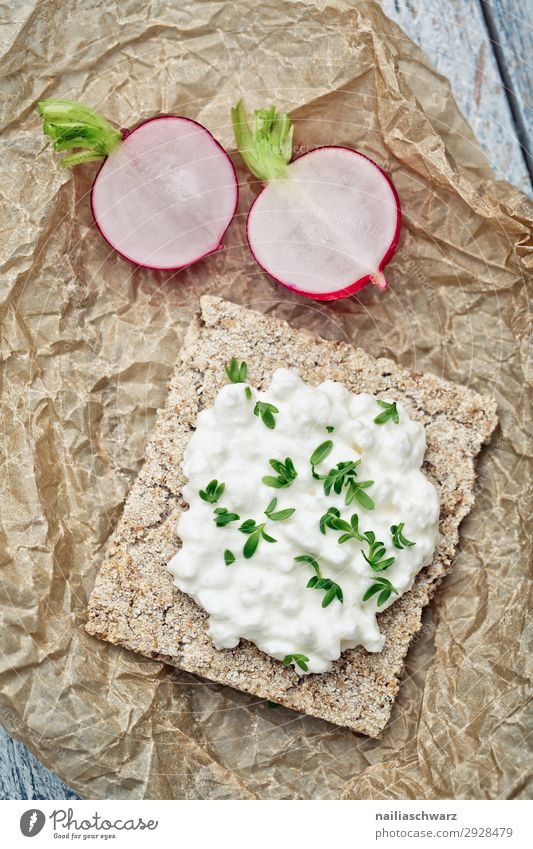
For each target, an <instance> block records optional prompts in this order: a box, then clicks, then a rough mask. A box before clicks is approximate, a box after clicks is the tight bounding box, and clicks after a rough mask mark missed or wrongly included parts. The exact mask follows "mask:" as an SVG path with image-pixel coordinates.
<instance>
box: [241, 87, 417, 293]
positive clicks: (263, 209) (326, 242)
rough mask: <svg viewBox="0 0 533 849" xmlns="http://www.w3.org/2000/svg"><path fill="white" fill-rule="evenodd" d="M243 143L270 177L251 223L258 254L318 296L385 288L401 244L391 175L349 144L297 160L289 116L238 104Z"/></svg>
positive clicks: (277, 275)
mask: <svg viewBox="0 0 533 849" xmlns="http://www.w3.org/2000/svg"><path fill="white" fill-rule="evenodd" d="M232 120H233V128H234V132H235V138H236V141H237V147H238V149H239V152H240V154H241V156H242V158H243V159H244V161H245V162H246V164H247V166H248V168H249V169H250V171H251V172H252V173H253V174H254V175H255V176H256V177H258V178H259V179H260V180H262V181H263V182H266V185H265V186H264V188H263V190H262V191H261V193H260V194H259V195H258V197H257V198H256V199H255V201H254V203H253V204H252V207H251V209H250V212H249V213H248V220H247V225H246V230H247V237H248V242H249V245H250V249H251V251H252V254H253V255H254V258H255V259H256V261H257V262H258V264H259V265H260V266H261V268H263V269H264V270H265V271H266V272H268V274H270V276H271V277H273V278H274V279H275V280H277V281H278V282H279V283H282V284H283V286H286V287H287V288H289V289H293V290H294V291H296V292H299V293H300V294H301V295H306V296H307V297H309V298H315V299H317V300H333V299H336V298H345V297H347V296H348V295H351V294H353V293H354V292H357V291H359V289H362V288H363V287H364V286H366V285H367V284H368V283H374V285H376V286H377V287H378V288H379V289H385V288H386V287H387V281H386V280H385V277H384V275H383V269H384V267H385V266H386V264H387V263H388V262H389V260H390V259H391V257H392V255H393V254H394V251H395V250H396V247H397V245H398V238H399V235H400V221H401V213H400V200H399V198H398V194H397V192H396V189H395V188H394V186H393V184H392V182H391V180H390V179H389V177H387V175H386V174H385V173H384V172H383V171H382V170H381V168H379V166H378V165H376V163H375V162H373V161H372V160H371V159H369V158H368V157H367V156H364V155H363V154H362V153H359V152H358V151H356V150H351V149H350V148H347V147H339V146H327V147H320V148H317V149H316V150H311V151H310V152H309V153H305V154H303V155H302V156H299V157H298V158H297V159H295V160H294V161H293V162H291V161H290V160H291V158H292V134H293V127H292V124H291V121H290V119H289V116H288V115H286V114H285V113H278V112H276V110H275V108H274V107H273V106H272V107H270V109H268V110H264V109H258V110H256V111H255V112H254V117H253V127H252V130H250V128H249V126H248V118H247V115H246V110H245V108H244V106H243V104H242V101H240V102H239V103H238V104H237V106H235V107H234V109H232Z"/></svg>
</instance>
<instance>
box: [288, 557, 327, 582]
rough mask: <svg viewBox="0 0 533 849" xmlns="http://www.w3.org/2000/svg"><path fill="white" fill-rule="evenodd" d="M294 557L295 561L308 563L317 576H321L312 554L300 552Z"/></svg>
mask: <svg viewBox="0 0 533 849" xmlns="http://www.w3.org/2000/svg"><path fill="white" fill-rule="evenodd" d="M294 559H295V560H296V562H297V563H309V565H310V566H312V567H313V569H314V570H315V572H316V576H317V578H322V575H321V572H320V566H319V565H318V562H317V561H316V559H315V558H314V557H313V555H312V554H300V555H299V556H298V557H295V558H294Z"/></svg>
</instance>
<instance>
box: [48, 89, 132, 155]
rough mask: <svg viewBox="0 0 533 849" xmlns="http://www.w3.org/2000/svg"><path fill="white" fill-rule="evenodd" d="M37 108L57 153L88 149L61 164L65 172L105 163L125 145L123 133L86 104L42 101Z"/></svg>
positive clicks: (73, 101) (65, 101)
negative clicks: (83, 164)
mask: <svg viewBox="0 0 533 849" xmlns="http://www.w3.org/2000/svg"><path fill="white" fill-rule="evenodd" d="M37 108H38V110H39V115H40V116H41V118H42V119H43V132H44V134H45V135H47V136H48V137H49V138H50V139H52V142H53V144H54V150H69V149H72V148H85V151H84V152H81V153H72V154H70V155H69V156H64V157H63V159H62V160H61V162H62V163H63V165H64V166H65V168H72V166H74V165H80V164H81V163H83V162H95V161H97V160H98V159H105V158H106V156H108V155H109V154H110V153H112V152H113V151H114V150H116V149H117V147H118V146H119V144H120V142H121V141H122V134H121V132H120V131H119V130H115V129H114V128H113V127H112V126H111V124H110V123H109V122H108V121H106V120H105V118H102V116H101V115H99V114H98V113H97V112H95V111H94V110H93V109H91V108H90V107H89V106H84V105H83V103H77V102H76V101H75V100H40V101H39V102H38V104H37Z"/></svg>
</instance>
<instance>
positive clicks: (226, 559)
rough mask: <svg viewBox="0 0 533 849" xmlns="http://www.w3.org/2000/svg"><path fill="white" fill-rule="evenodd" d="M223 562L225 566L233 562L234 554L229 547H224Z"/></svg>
mask: <svg viewBox="0 0 533 849" xmlns="http://www.w3.org/2000/svg"><path fill="white" fill-rule="evenodd" d="M224 563H225V564H226V566H231V564H232V563H235V555H234V553H233V551H230V550H229V548H226V550H225V552H224Z"/></svg>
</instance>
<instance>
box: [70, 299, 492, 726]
mask: <svg viewBox="0 0 533 849" xmlns="http://www.w3.org/2000/svg"><path fill="white" fill-rule="evenodd" d="M232 356H235V357H237V359H238V360H246V362H247V363H248V369H249V371H248V373H249V378H250V381H251V383H252V384H254V385H255V386H257V387H258V388H261V389H263V388H265V387H266V386H267V385H268V384H269V382H270V379H271V376H272V373H273V372H274V370H275V369H276V368H279V367H281V366H289V367H294V368H296V369H297V370H298V372H299V374H300V376H301V378H302V379H303V380H304V381H305V382H307V383H309V384H310V385H313V386H316V385H318V384H319V383H321V382H322V381H323V380H326V379H327V378H330V379H332V380H338V381H341V382H342V383H344V384H345V386H346V387H347V388H348V389H350V390H351V391H352V392H370V393H371V394H374V395H382V394H383V393H389V394H390V395H392V396H393V397H395V396H397V397H398V398H400V399H401V401H402V402H403V404H404V405H405V406H406V407H407V409H408V411H409V415H410V416H411V417H412V418H413V419H416V420H418V421H420V422H422V423H423V424H424V425H425V427H426V435H427V451H426V457H425V461H424V470H425V472H426V474H427V475H428V477H429V478H430V479H431V480H432V481H433V482H434V483H435V485H436V486H437V488H438V491H439V496H440V499H441V514H440V526H439V529H440V535H441V538H440V542H439V544H438V547H437V549H436V551H435V556H434V559H433V562H432V564H431V565H430V566H429V567H427V568H426V569H424V570H422V572H420V574H419V575H418V577H417V579H416V581H415V584H414V586H413V588H412V589H411V590H410V592H408V593H406V594H405V595H403V596H402V597H401V598H400V599H399V600H398V601H397V602H396V603H395V604H394V605H392V607H390V608H389V609H388V610H386V611H384V612H383V613H382V614H380V615H379V625H380V629H381V630H382V632H383V633H384V634H385V636H386V641H385V647H384V649H383V651H382V652H380V653H379V654H369V653H368V652H366V651H365V650H364V649H362V648H357V649H351V650H349V651H346V652H344V653H343V654H342V656H341V658H340V659H339V660H338V661H337V662H336V663H335V664H334V668H333V671H332V672H330V673H326V674H323V675H309V676H303V677H300V676H298V675H297V674H296V672H294V670H293V669H292V668H286V667H284V666H283V665H282V664H281V663H280V662H279V661H277V660H274V659H273V658H271V657H269V656H268V655H266V654H263V653H262V652H261V651H259V649H257V648H256V647H255V646H254V645H253V644H251V643H248V642H246V641H241V643H240V644H239V646H237V648H235V649H229V650H223V651H218V650H217V649H215V648H214V647H213V645H212V643H211V641H210V639H209V637H208V635H207V614H206V613H205V612H204V611H203V610H201V609H200V608H199V607H198V606H197V605H196V604H195V603H194V602H193V601H192V600H191V599H190V598H189V597H188V596H187V595H185V594H184V593H181V592H180V591H178V590H177V589H175V588H174V586H173V584H172V577H171V575H170V573H169V572H168V571H167V568H166V564H167V563H168V561H169V560H170V559H171V557H172V556H173V555H174V554H175V552H176V550H177V548H178V547H179V544H180V542H179V539H178V537H177V535H176V525H177V519H178V516H179V514H180V511H182V510H183V509H184V508H185V507H186V505H185V503H184V501H183V499H182V495H181V492H182V487H183V485H184V483H185V479H184V477H183V474H182V470H181V466H182V458H183V453H184V450H185V448H186V446H187V443H188V440H189V438H190V435H191V432H192V431H193V430H194V427H195V422H196V418H197V415H198V413H199V412H200V410H202V409H203V408H204V407H208V406H211V405H212V404H213V401H214V398H215V396H216V394H217V392H218V391H219V389H220V388H221V386H222V385H223V384H224V383H226V382H227V378H226V375H225V373H224V363H225V362H227V361H228V360H229V359H230V358H231V357H232ZM495 426H496V404H495V401H494V400H493V399H492V398H490V397H486V396H481V395H478V394H477V393H476V392H474V391H472V390H470V389H467V388H464V387H461V386H457V385H455V384H452V383H449V382H447V381H444V380H442V379H440V378H437V377H434V376H433V375H427V374H426V375H422V374H419V373H417V372H411V371H407V370H405V369H403V368H400V367H399V366H397V365H396V364H395V363H393V362H392V361H390V360H386V359H378V360H376V359H374V358H372V357H370V356H369V355H368V354H366V353H364V351H361V350H357V349H354V348H352V347H351V346H350V345H348V344H345V343H339V342H330V341H325V340H323V339H319V338H316V337H313V336H310V335H309V334H308V333H307V332H305V331H301V330H294V329H292V328H291V327H290V326H289V325H288V324H287V323H286V322H284V321H280V320H278V319H275V318H269V317H266V316H264V315H260V314H258V313H256V312H253V311H251V310H248V309H245V308H243V307H240V306H236V305H235V304H231V303H229V302H227V301H223V300H221V299H219V298H214V297H209V296H206V297H204V298H202V299H201V313H200V315H199V316H197V317H196V319H195V320H194V321H193V322H192V324H191V326H190V327H189V330H188V333H187V336H186V339H185V343H184V346H183V350H182V353H181V357H180V360H179V362H178V364H177V366H176V370H175V372H174V375H173V377H172V379H171V382H170V389H169V395H168V399H167V402H166V405H165V407H164V408H163V409H162V410H161V411H160V413H159V415H158V418H157V422H156V426H155V429H154V432H153V434H152V437H151V439H150V441H149V443H148V446H147V449H146V461H145V464H144V466H143V468H142V470H141V472H140V474H139V476H138V478H137V480H136V481H135V483H134V485H133V487H132V490H131V492H130V494H129V496H128V499H127V501H126V505H125V508H124V513H123V516H122V518H121V520H120V522H119V524H118V526H117V529H116V531H115V533H114V535H113V538H112V540H111V545H110V549H109V556H108V559H107V561H106V562H105V563H104V564H103V566H102V568H101V570H100V572H99V574H98V577H97V580H96V585H95V588H94V591H93V593H92V596H91V599H90V603H89V620H88V623H87V626H86V627H87V631H88V632H89V634H92V635H94V636H96V637H99V638H100V639H103V640H108V641H109V642H111V643H115V644H118V645H122V646H124V647H126V648H128V649H131V650H133V651H136V652H139V653H141V654H144V655H147V656H148V657H154V658H157V659H159V660H163V661H165V662H166V663H169V664H171V665H174V666H177V667H179V668H181V669H185V670H187V671H188V672H193V673H196V674H197V675H201V676H203V677H205V678H209V679H211V680H213V681H218V682H220V683H222V684H227V685H230V686H232V687H236V688H238V689H240V690H244V691H246V692H249V693H253V694H255V695H257V696H259V697H261V698H265V699H270V700H272V701H275V702H278V703H280V704H284V705H286V706H287V707H290V708H293V709H295V710H298V711H302V712H304V713H309V714H312V715H314V716H318V717H321V718H323V719H326V720H329V721H330V722H334V723H336V724H337V725H342V726H346V727H348V728H351V729H353V730H354V731H359V732H362V733H364V734H368V735H370V736H377V735H378V734H379V733H380V731H382V729H383V728H384V727H385V725H386V723H387V721H388V718H389V716H390V712H391V709H392V704H393V701H394V698H395V696H396V694H397V692H398V688H399V681H400V677H401V674H402V669H403V661H404V657H405V655H406V653H407V650H408V648H409V643H410V641H411V639H412V637H413V636H414V634H416V632H417V631H418V630H419V629H420V626H421V615H422V609H423V607H424V605H426V604H427V603H428V601H429V600H430V599H431V597H432V595H433V594H434V592H435V589H436V587H437V585H438V584H439V582H440V581H441V580H442V578H443V576H444V575H445V574H446V573H447V572H448V571H449V570H450V568H451V564H452V559H453V556H454V552H455V548H456V545H457V541H458V529H459V524H460V522H461V520H462V519H463V518H464V516H465V515H466V514H467V513H468V512H469V510H470V509H471V507H472V505H473V501H474V482H475V474H474V459H475V457H476V455H477V454H478V452H479V450H480V448H481V446H482V444H483V443H484V442H486V441H487V440H488V438H489V437H490V434H491V433H492V431H493V430H494V428H495Z"/></svg>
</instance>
